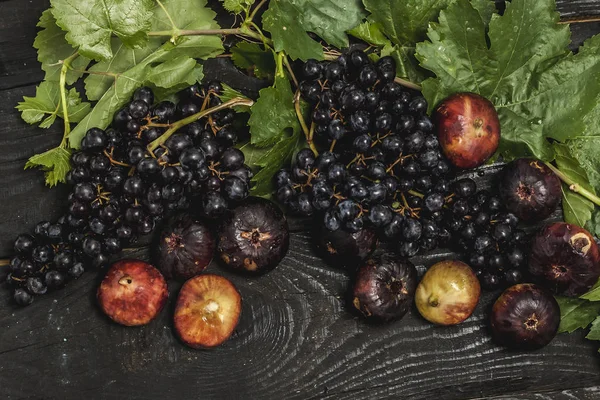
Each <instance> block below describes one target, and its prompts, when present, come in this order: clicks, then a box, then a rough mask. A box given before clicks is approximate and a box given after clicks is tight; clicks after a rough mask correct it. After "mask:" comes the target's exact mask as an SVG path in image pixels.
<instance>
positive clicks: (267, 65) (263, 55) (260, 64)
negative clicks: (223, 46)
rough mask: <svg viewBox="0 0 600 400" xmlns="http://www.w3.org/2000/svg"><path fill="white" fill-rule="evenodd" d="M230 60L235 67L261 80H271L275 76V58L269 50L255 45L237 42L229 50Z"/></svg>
mask: <svg viewBox="0 0 600 400" xmlns="http://www.w3.org/2000/svg"><path fill="white" fill-rule="evenodd" d="M231 59H232V61H233V63H234V64H235V66H236V67H238V68H240V69H243V70H247V71H252V73H253V74H254V76H256V77H257V78H261V79H273V77H274V76H275V58H274V55H273V53H272V52H271V51H270V50H265V49H263V48H262V47H261V46H260V45H258V44H256V43H248V42H239V43H237V44H236V45H235V46H234V47H233V48H232V49H231Z"/></svg>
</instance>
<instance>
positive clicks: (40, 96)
mask: <svg viewBox="0 0 600 400" xmlns="http://www.w3.org/2000/svg"><path fill="white" fill-rule="evenodd" d="M61 104H62V101H61V98H60V87H59V85H58V82H48V81H44V82H42V83H40V85H39V86H38V87H37V88H36V90H35V97H27V96H24V97H23V101H22V102H19V104H18V105H17V107H16V108H17V110H19V111H21V118H23V120H24V121H25V122H27V123H28V124H37V123H39V126H40V128H49V127H50V126H51V125H52V124H53V123H54V121H55V120H56V117H57V116H58V117H61V118H62V117H63V110H62V105H61ZM67 112H68V114H69V121H70V122H79V121H81V120H82V119H83V118H84V117H85V116H86V115H87V114H88V113H89V112H90V103H88V102H82V101H81V97H79V93H78V92H77V89H75V88H71V89H70V90H68V91H67Z"/></svg>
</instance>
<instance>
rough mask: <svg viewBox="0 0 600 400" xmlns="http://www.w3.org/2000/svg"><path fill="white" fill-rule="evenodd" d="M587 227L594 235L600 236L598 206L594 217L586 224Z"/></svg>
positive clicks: (599, 210)
mask: <svg viewBox="0 0 600 400" xmlns="http://www.w3.org/2000/svg"><path fill="white" fill-rule="evenodd" d="M585 229H587V230H588V231H589V232H590V233H591V234H592V235H594V236H596V237H600V209H598V208H596V209H595V210H594V212H593V213H592V218H590V220H589V221H587V223H586V224H585Z"/></svg>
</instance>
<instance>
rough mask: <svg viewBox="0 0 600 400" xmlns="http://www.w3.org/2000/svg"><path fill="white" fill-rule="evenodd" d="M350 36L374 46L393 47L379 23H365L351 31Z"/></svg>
mask: <svg viewBox="0 0 600 400" xmlns="http://www.w3.org/2000/svg"><path fill="white" fill-rule="evenodd" d="M348 34H349V35H352V36H354V37H355V38H358V39H360V40H363V41H365V42H367V43H369V44H372V45H373V46H388V45H389V46H391V45H392V43H391V42H390V41H389V40H388V38H386V37H385V35H384V34H383V27H382V26H381V24H379V23H377V22H369V21H365V22H363V23H362V24H360V25H358V26H356V27H354V28H352V29H350V30H349V31H348Z"/></svg>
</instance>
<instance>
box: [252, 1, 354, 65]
mask: <svg viewBox="0 0 600 400" xmlns="http://www.w3.org/2000/svg"><path fill="white" fill-rule="evenodd" d="M364 14H365V13H364V10H363V8H362V5H361V3H360V0H346V1H344V2H341V3H340V2H338V1H334V0H271V1H270V3H269V9H268V10H267V11H265V13H264V14H263V26H264V28H265V29H266V30H267V31H269V32H270V33H271V36H272V39H273V43H274V45H275V51H277V52H280V51H282V50H283V51H285V52H286V53H287V54H288V55H289V56H290V57H291V58H292V59H298V58H299V59H301V60H305V61H306V60H307V59H309V58H316V59H322V58H323V49H322V47H321V45H319V43H317V42H316V41H314V40H313V39H312V38H311V37H310V36H309V35H308V33H307V32H313V33H315V34H317V35H318V36H319V37H321V38H322V39H323V40H325V41H326V42H327V43H329V44H330V45H333V46H336V47H347V46H348V37H347V36H346V31H347V30H349V29H352V28H354V27H355V26H356V25H358V24H359V23H360V22H361V21H362V19H363V18H364V16H365V15H364Z"/></svg>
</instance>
